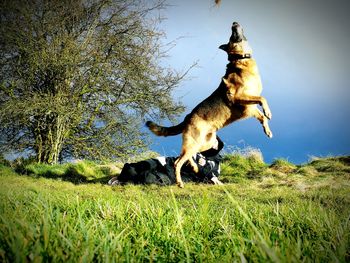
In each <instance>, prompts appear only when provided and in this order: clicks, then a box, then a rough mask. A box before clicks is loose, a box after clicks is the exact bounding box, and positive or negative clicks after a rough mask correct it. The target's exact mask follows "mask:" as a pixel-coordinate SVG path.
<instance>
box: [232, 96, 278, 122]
mask: <svg viewBox="0 0 350 263" xmlns="http://www.w3.org/2000/svg"><path fill="white" fill-rule="evenodd" d="M233 100H234V103H237V104H241V105H250V104H259V105H260V106H261V107H262V109H263V111H264V115H265V116H266V117H267V118H268V119H271V118H272V113H271V110H270V107H269V105H268V103H267V101H266V99H265V98H264V97H262V96H250V95H236V96H235V97H234V98H233Z"/></svg>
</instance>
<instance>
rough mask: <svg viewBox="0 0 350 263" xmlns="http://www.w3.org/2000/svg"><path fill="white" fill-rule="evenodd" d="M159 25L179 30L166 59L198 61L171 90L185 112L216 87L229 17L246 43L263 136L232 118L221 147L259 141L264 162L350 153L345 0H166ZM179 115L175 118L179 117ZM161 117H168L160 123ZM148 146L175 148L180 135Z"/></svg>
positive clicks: (252, 123)
mask: <svg viewBox="0 0 350 263" xmlns="http://www.w3.org/2000/svg"><path fill="white" fill-rule="evenodd" d="M168 3H169V4H170V5H171V6H170V7H168V8H167V9H166V10H165V11H164V12H163V15H164V16H165V17H166V18H167V20H165V21H164V22H163V23H162V25H161V27H162V28H163V30H164V31H165V32H166V34H167V38H168V40H169V41H171V40H174V39H176V38H178V37H184V38H181V39H179V40H178V41H177V45H176V46H175V47H174V48H173V49H172V50H171V51H170V53H169V58H168V60H167V61H166V63H167V64H169V66H171V67H174V68H176V69H179V70H181V69H185V68H186V67H188V66H190V65H191V64H192V63H193V62H194V61H198V65H199V66H198V67H197V68H195V69H193V70H192V71H191V72H190V75H189V77H190V78H189V79H188V80H187V81H185V82H183V83H182V84H181V85H180V87H179V88H178V89H177V90H176V91H175V93H174V96H175V98H176V99H178V100H181V101H182V102H183V103H184V104H185V106H186V107H187V109H186V113H188V112H190V111H191V110H192V108H193V107H194V106H196V105H197V104H198V103H199V102H201V101H202V100H203V99H204V98H206V97H207V96H208V95H210V94H211V93H212V91H213V90H215V89H216V88H217V87H218V85H219V83H220V80H221V77H222V76H223V75H224V73H225V67H226V64H227V55H226V54H225V53H224V52H223V51H221V50H219V49H218V46H220V45H221V44H224V43H227V42H228V39H229V37H230V34H231V24H232V22H233V21H237V22H239V23H240V24H241V25H242V26H243V28H244V30H245V34H246V36H247V38H248V41H249V42H250V45H251V46H252V48H253V52H254V53H253V56H254V58H255V59H256V61H257V63H258V66H259V70H260V74H261V78H262V82H263V93H262V95H263V96H264V97H265V98H266V99H267V100H268V103H269V105H270V107H271V110H272V114H273V117H272V120H271V121H270V127H271V130H272V132H273V134H274V137H273V138H272V139H269V138H267V137H266V136H265V134H264V133H263V130H262V127H261V125H260V123H258V121H257V120H255V119H252V118H251V119H247V120H243V121H239V122H235V123H233V124H231V125H229V126H227V127H225V128H223V129H222V130H220V131H219V132H218V134H219V136H220V137H221V138H222V140H223V141H224V143H225V146H238V147H244V146H247V145H249V146H252V147H256V148H259V149H260V150H261V151H262V153H263V156H264V159H265V161H266V162H271V161H272V160H273V159H275V158H286V159H288V160H289V161H292V162H295V163H303V162H306V161H308V160H309V158H310V156H328V155H344V154H350V124H349V119H348V118H349V117H348V116H349V114H350V110H349V108H350V107H349V99H350V87H349V86H350V84H349V77H350V62H349V61H350V52H349V50H348V48H349V47H350V29H349V28H348V25H349V24H350V16H349V15H348V10H350V9H349V5H350V4H347V2H345V1H328V2H325V1H315V0H311V1H301V0H300V1H299V0H294V1H281V0H263V1H261V0H255V1H254V0H253V1H243V0H239V1H233V0H222V1H221V5H220V6H219V7H216V6H214V1H209V0H206V1H205V0H193V1H185V0H179V1H168ZM182 118H183V116H182V117H180V118H179V122H180V121H181V120H182ZM162 124H165V125H166V124H169V123H168V122H165V121H164V122H163V123H162ZM152 138H153V140H154V143H153V144H152V145H151V149H152V150H155V151H157V152H159V153H160V154H163V155H173V156H175V155H177V154H178V153H179V151H180V148H181V136H180V135H178V136H174V137H166V138H164V137H155V136H152Z"/></svg>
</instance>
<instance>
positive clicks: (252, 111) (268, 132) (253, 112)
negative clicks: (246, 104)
mask: <svg viewBox="0 0 350 263" xmlns="http://www.w3.org/2000/svg"><path fill="white" fill-rule="evenodd" d="M249 114H250V115H251V116H253V117H255V118H256V119H257V120H258V121H259V122H260V123H261V125H262V126H263V128H264V132H265V134H266V135H267V136H268V137H269V138H272V132H271V130H270V127H269V124H268V121H269V120H268V119H267V118H266V117H265V115H264V114H263V113H262V112H261V111H260V110H259V109H258V108H256V107H252V108H250V109H249Z"/></svg>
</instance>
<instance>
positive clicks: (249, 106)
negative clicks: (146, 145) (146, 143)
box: [146, 22, 272, 188]
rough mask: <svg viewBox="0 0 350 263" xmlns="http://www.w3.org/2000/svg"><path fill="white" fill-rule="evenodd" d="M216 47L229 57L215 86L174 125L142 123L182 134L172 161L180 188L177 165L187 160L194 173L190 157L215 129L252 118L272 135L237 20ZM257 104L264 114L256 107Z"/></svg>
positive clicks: (209, 143) (255, 71) (201, 148)
mask: <svg viewBox="0 0 350 263" xmlns="http://www.w3.org/2000/svg"><path fill="white" fill-rule="evenodd" d="M219 48H220V49H222V50H224V51H226V52H227V54H228V60H229V64H227V66H226V74H225V76H224V77H223V78H222V81H221V83H220V85H219V87H218V88H217V89H216V90H215V91H214V92H213V93H212V94H211V95H210V96H209V97H208V98H206V99H205V100H204V101H202V102H201V103H199V104H198V105H197V106H196V107H195V108H194V109H193V110H192V112H191V113H190V114H188V115H187V116H186V117H185V119H184V120H183V121H182V122H181V123H180V124H178V125H175V126H171V127H163V126H159V125H157V124H156V123H154V122H151V121H147V122H146V126H147V127H148V128H149V129H150V130H151V131H152V132H153V133H154V134H156V135H158V136H173V135H177V134H180V133H182V149H181V153H180V156H179V157H178V159H177V160H176V162H175V174H176V182H177V185H178V186H179V187H181V188H182V187H183V186H184V184H183V181H182V179H181V174H180V171H181V167H182V166H183V164H184V163H185V162H187V161H189V162H190V165H191V166H192V168H193V170H194V171H195V172H198V166H197V165H196V163H195V162H194V161H193V160H192V156H193V155H194V154H196V153H197V152H202V151H205V150H208V149H210V148H211V147H212V145H214V143H215V140H216V131H217V130H219V129H221V128H223V127H225V126H226V125H228V124H230V123H232V122H234V121H237V120H240V119H245V118H248V117H255V118H256V119H258V121H259V122H260V123H261V124H262V126H263V128H264V132H265V134H266V135H267V136H268V137H270V138H271V137H272V132H271V130H270V128H269V126H268V119H271V116H272V115H271V111H270V108H269V106H268V104H267V101H266V99H265V98H264V97H261V96H260V94H261V91H262V84H261V80H260V76H259V72H258V67H257V64H256V62H255V60H254V59H253V58H252V49H251V48H250V46H249V44H248V41H247V39H246V37H245V36H244V34H243V29H242V27H241V26H240V25H239V24H238V23H237V22H234V23H233V24H232V35H231V37H230V40H229V42H228V44H224V45H221V46H220V47H219ZM257 104H259V105H260V106H261V107H262V109H263V112H264V113H262V112H261V111H260V110H259V109H258V108H257Z"/></svg>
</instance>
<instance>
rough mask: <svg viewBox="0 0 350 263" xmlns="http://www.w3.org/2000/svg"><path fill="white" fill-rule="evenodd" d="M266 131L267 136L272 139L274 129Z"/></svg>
mask: <svg viewBox="0 0 350 263" xmlns="http://www.w3.org/2000/svg"><path fill="white" fill-rule="evenodd" d="M265 133H266V135H267V137H269V138H270V139H271V138H272V137H273V135H272V131H270V130H268V131H266V132H265Z"/></svg>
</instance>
